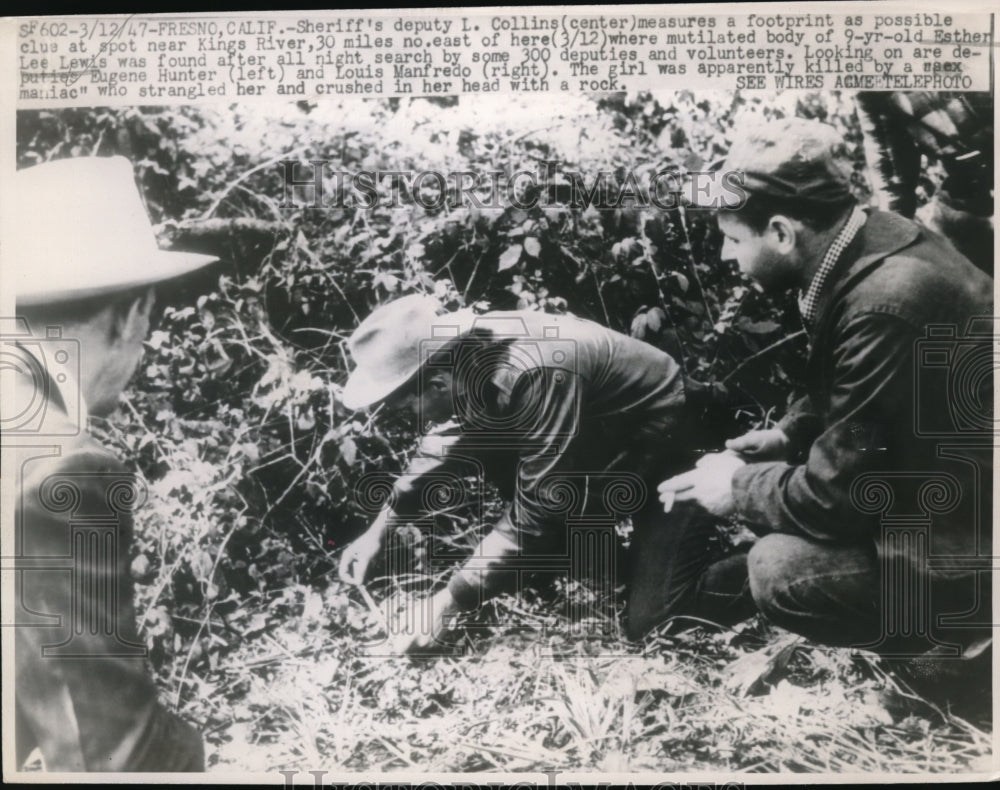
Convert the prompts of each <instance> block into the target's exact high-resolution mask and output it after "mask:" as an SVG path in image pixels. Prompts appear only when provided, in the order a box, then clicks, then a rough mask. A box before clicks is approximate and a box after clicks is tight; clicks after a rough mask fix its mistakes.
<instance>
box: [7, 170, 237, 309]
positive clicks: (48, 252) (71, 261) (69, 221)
mask: <svg viewBox="0 0 1000 790" xmlns="http://www.w3.org/2000/svg"><path fill="white" fill-rule="evenodd" d="M12 197H13V202H14V205H13V206H11V214H12V215H13V217H14V221H13V222H12V223H11V226H10V234H11V236H12V237H11V238H7V239H4V240H3V243H2V245H0V254H2V255H3V256H4V258H5V259H6V272H7V273H6V277H5V280H6V282H5V287H6V288H10V289H11V290H12V291H13V292H14V295H15V299H16V302H17V306H18V307H30V306H32V305H46V304H56V303H60V302H66V301H73V300H79V299H87V298H90V297H95V296H100V295H103V294H109V295H110V294H114V293H118V292H122V291H127V290H131V289H133V288H139V287H142V286H148V285H154V284H156V283H160V282H163V281H166V280H172V279H174V278H176V277H180V276H182V275H185V274H187V273H189V272H192V271H194V270H196V269H199V268H201V267H203V266H205V265H207V264H209V263H212V262H214V261H216V260H218V258H216V257H215V256H213V255H203V254H200V253H194V252H174V251H168V250H162V249H160V247H159V245H158V244H157V241H156V235H155V233H154V232H153V227H152V225H151V224H150V220H149V215H148V213H147V212H146V207H145V205H144V204H143V202H142V197H141V195H140V194H139V189H138V187H137V185H136V182H135V176H134V173H133V170H132V164H131V163H130V162H129V161H128V160H127V159H126V158H124V157H122V156H111V157H78V158H71V159H59V160H55V161H52V162H46V163H44V164H40V165H35V166H34V167H29V168H25V169H24V170H19V171H17V173H16V174H15V176H14V189H13V195H12Z"/></svg>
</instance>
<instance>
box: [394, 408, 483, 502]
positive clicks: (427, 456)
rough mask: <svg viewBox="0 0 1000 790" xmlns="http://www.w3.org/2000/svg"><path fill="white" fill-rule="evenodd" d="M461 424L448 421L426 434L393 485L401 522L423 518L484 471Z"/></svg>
mask: <svg viewBox="0 0 1000 790" xmlns="http://www.w3.org/2000/svg"><path fill="white" fill-rule="evenodd" d="M468 443H469V441H468V437H466V436H465V435H464V434H463V432H462V430H461V427H460V426H459V425H458V423H455V422H448V423H445V424H443V425H441V426H439V427H438V428H436V429H435V430H433V431H430V432H428V433H426V434H424V435H423V436H422V437H421V439H420V442H419V444H418V445H417V448H416V450H415V451H414V453H413V455H412V456H411V457H410V461H409V463H408V464H407V466H406V471H405V472H404V473H403V474H401V475H400V476H399V477H398V478H396V480H395V482H394V483H393V500H392V501H393V505H392V510H393V512H394V514H395V515H396V516H397V517H398V518H399V519H401V520H403V521H405V520H407V519H415V518H420V517H421V516H423V515H425V514H426V513H428V512H430V511H433V510H435V509H436V508H437V507H439V506H440V504H441V502H443V501H447V500H450V499H451V498H452V496H453V495H454V493H455V492H458V491H461V490H463V484H462V478H464V477H466V476H470V475H471V476H478V475H481V472H482V470H481V469H480V468H479V464H478V463H477V462H476V460H475V456H474V454H473V453H471V452H469V451H468V450H467V448H466V445H467V444H468Z"/></svg>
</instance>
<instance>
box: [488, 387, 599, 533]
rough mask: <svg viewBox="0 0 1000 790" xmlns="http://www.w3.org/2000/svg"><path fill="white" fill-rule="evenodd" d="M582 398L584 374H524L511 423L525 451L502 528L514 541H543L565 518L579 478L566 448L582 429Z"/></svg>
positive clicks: (512, 401) (513, 400) (513, 399)
mask: <svg viewBox="0 0 1000 790" xmlns="http://www.w3.org/2000/svg"><path fill="white" fill-rule="evenodd" d="M580 394H581V393H580V382H579V377H578V375H577V374H575V373H571V372H569V371H565V370H557V369H553V370H550V369H545V370H532V371H530V372H527V373H525V374H523V375H522V376H521V377H520V379H519V381H518V383H517V385H516V386H515V388H514V390H513V392H512V395H511V399H510V405H509V407H508V413H509V421H510V423H511V425H512V426H515V428H514V430H515V432H516V434H517V437H518V438H517V441H518V445H519V446H520V451H519V453H518V460H517V471H516V488H515V490H514V496H513V503H512V506H511V514H510V519H509V520H507V521H506V522H504V523H502V524H501V525H500V526H501V528H502V527H504V526H506V527H507V528H509V529H510V530H512V534H511V535H509V537H511V538H514V537H515V535H516V536H519V537H520V539H521V541H526V542H527V543H531V542H532V541H533V540H534V541H536V542H543V541H545V540H547V539H548V538H549V537H550V533H551V529H552V527H553V525H554V524H555V523H559V522H562V521H563V520H564V518H565V512H563V511H564V507H563V506H564V505H565V504H566V500H565V494H566V492H567V491H568V489H567V487H566V485H567V483H569V486H570V487H572V486H573V485H574V484H575V482H576V480H575V479H573V480H570V479H569V478H572V477H574V476H575V475H577V473H576V472H575V471H574V459H573V458H570V457H568V455H567V453H566V449H567V448H568V446H569V444H570V442H571V441H572V440H573V439H574V438H575V437H576V435H577V434H578V433H579V430H580V406H581V404H580ZM576 460H580V459H576ZM529 548H530V547H529Z"/></svg>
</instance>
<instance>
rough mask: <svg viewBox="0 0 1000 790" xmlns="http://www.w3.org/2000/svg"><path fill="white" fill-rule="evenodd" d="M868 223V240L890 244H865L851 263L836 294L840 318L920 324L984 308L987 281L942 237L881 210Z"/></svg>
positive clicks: (990, 283) (989, 301)
mask: <svg viewBox="0 0 1000 790" xmlns="http://www.w3.org/2000/svg"><path fill="white" fill-rule="evenodd" d="M869 222H872V223H873V224H874V225H875V227H874V228H872V229H871V230H872V231H873V233H870V238H871V236H872V235H873V236H874V237H875V238H876V239H878V238H880V237H881V238H887V239H891V240H892V242H893V243H887V245H886V248H884V249H880V248H879V247H878V245H877V244H875V245H869V247H868V248H867V249H865V250H863V251H862V252H861V254H860V255H859V256H858V258H857V260H856V261H855V262H854V264H853V265H852V267H851V269H850V270H849V272H848V274H847V276H846V277H845V278H844V281H843V283H842V288H841V293H840V300H839V301H840V303H841V304H840V310H839V313H840V317H841V320H842V321H843V320H850V319H852V318H854V317H856V316H857V315H859V314H873V313H883V314H890V315H895V316H897V317H899V318H902V319H904V320H907V321H911V322H913V323H915V324H918V325H920V326H923V325H924V324H926V323H929V322H935V321H964V320H966V319H968V318H969V317H971V316H973V315H977V314H981V313H983V312H990V310H991V309H992V294H993V281H992V279H991V278H990V277H989V276H988V275H986V274H984V273H983V272H982V271H980V270H979V269H978V268H977V267H976V266H975V265H973V264H972V263H971V262H970V261H968V260H967V259H966V258H965V257H963V256H962V255H961V254H960V253H959V252H958V251H956V250H955V249H954V248H953V247H952V246H951V245H950V244H948V242H946V241H945V240H944V239H942V238H940V237H939V236H937V235H936V234H934V233H932V232H930V231H928V230H927V229H926V228H923V227H922V226H920V225H918V224H917V223H915V222H912V221H910V220H906V219H904V218H903V217H899V216H897V215H893V214H888V213H885V212H873V213H872V216H871V217H870V219H869ZM901 242H903V243H901Z"/></svg>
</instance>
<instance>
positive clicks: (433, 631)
mask: <svg viewBox="0 0 1000 790" xmlns="http://www.w3.org/2000/svg"><path fill="white" fill-rule="evenodd" d="M579 396H580V390H579V380H578V378H577V376H576V375H575V374H572V373H569V372H567V371H564V370H555V369H543V370H531V371H527V372H525V373H524V374H522V375H521V376H520V377H519V379H518V381H517V383H516V385H515V386H514V388H513V390H512V392H511V397H510V401H509V403H508V404H507V406H506V407H505V409H504V412H505V415H506V417H507V418H508V419H507V426H508V427H507V429H506V430H505V431H504V432H503V435H502V437H498V438H500V439H502V440H504V441H509V443H510V444H511V445H512V447H513V446H514V445H516V447H518V448H520V452H519V456H518V465H517V472H516V474H517V480H516V490H515V492H514V496H513V502H512V503H511V506H510V507H509V508H508V509H507V510H506V511H505V513H504V515H503V516H502V517H501V518H500V519H499V521H497V522H496V523H495V524H494V525H493V526H492V528H491V530H490V531H489V532H488V533H487V534H486V535H485V537H484V538H483V539H482V540H481V541H480V543H479V545H478V546H477V547H476V549H475V551H474V552H473V555H472V556H471V557H470V558H469V559H468V560H466V562H465V563H464V564H463V565H462V567H461V568H459V569H458V570H457V571H456V572H455V573H454V574H453V575H452V577H451V579H450V580H449V582H448V586H447V587H446V588H444V589H443V590H441V591H440V592H438V593H437V594H435V595H434V597H433V598H432V599H431V604H430V605H431V610H432V613H431V627H430V628H429V629H428V630H427V631H425V632H422V633H418V634H415V633H411V632H404V633H402V634H400V636H399V638H398V639H397V640H396V641H395V642H394V652H397V653H404V652H412V651H414V650H421V649H426V648H429V647H432V646H433V645H434V644H435V642H436V641H437V639H438V637H439V636H440V635H441V634H442V633H443V632H444V631H445V628H446V622H447V620H448V619H449V618H450V617H452V616H453V615H454V614H455V613H456V612H459V611H467V610H471V609H475V608H476V607H478V606H479V604H480V603H482V602H483V601H485V600H488V599H489V598H491V597H493V596H495V595H497V594H498V593H500V592H502V591H504V590H505V589H506V588H509V586H510V583H511V582H512V581H514V579H515V572H514V571H512V569H511V568H510V562H511V560H512V559H513V558H515V557H517V556H520V555H521V554H522V553H524V552H527V553H530V552H531V551H532V548H533V546H535V545H541V544H543V543H544V542H545V541H546V540H548V539H549V538H550V537H551V533H552V529H553V528H554V527H558V525H559V523H560V516H559V514H558V512H556V510H557V508H556V505H557V503H558V501H559V500H558V497H555V498H552V499H549V498H547V494H548V493H549V492H548V491H547V486H548V485H549V484H550V483H551V482H552V475H553V474H555V473H558V472H560V471H565V472H569V471H570V468H571V466H572V459H569V458H568V457H567V456H566V452H565V451H566V449H567V446H568V445H569V442H570V440H571V439H572V438H573V437H575V436H576V435H577V432H578V430H579V421H580V409H579V407H580V404H579ZM551 493H552V494H555V492H551ZM410 605H411V606H412V605H414V604H412V603H411V604H410Z"/></svg>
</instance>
